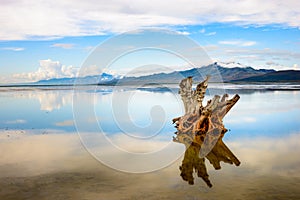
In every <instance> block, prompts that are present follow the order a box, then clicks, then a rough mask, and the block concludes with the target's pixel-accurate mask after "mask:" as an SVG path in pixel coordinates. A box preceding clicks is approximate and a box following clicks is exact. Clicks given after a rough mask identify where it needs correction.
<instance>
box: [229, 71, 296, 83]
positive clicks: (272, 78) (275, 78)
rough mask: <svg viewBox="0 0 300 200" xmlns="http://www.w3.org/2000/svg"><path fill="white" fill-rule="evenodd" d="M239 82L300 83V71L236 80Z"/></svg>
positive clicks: (280, 72)
mask: <svg viewBox="0 0 300 200" xmlns="http://www.w3.org/2000/svg"><path fill="white" fill-rule="evenodd" d="M235 81H237V82H300V71H296V70H284V71H275V72H271V73H267V74H263V75H259V76H254V77H248V78H243V79H237V80H235Z"/></svg>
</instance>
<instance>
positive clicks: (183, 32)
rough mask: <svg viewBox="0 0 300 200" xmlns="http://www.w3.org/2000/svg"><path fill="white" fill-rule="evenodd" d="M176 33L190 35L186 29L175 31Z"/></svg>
mask: <svg viewBox="0 0 300 200" xmlns="http://www.w3.org/2000/svg"><path fill="white" fill-rule="evenodd" d="M176 33H178V34H179V35H190V33H189V32H187V31H176Z"/></svg>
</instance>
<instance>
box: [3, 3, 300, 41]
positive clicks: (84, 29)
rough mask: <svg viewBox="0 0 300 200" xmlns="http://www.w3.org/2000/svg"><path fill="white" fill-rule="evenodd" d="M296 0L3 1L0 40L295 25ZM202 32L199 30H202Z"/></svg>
mask: <svg viewBox="0 0 300 200" xmlns="http://www.w3.org/2000/svg"><path fill="white" fill-rule="evenodd" d="M299 7H300V1H294V0H287V1H284V2H283V1H280V0H267V1H263V2H262V1H259V0H247V1H238V0H232V1H231V2H230V6H228V2H227V1H221V0H216V1H208V0H202V1H201V2H199V1H198V0H176V2H174V1H161V0H152V1H146V0H140V1H135V2H132V1H129V0H122V1H121V0H115V1H104V0H102V1H96V0H86V1H80V0H74V1H69V0H62V1H47V2H44V1H43V2H40V3H39V1H36V0H28V1H10V2H9V1H7V2H6V3H5V4H4V3H3V4H1V6H0V24H1V30H0V40H22V39H31V38H39V39H41V38H42V39H43V38H57V37H64V36H81V35H99V34H105V33H107V32H113V33H119V32H123V31H128V30H134V29H137V28H143V27H160V26H168V27H172V26H176V25H195V24H207V23H214V22H218V23H234V24H238V25H253V24H254V25H264V24H282V25H285V26H290V27H300V20H299V19H300V10H299V9H298V8H299ZM203 32H204V30H203Z"/></svg>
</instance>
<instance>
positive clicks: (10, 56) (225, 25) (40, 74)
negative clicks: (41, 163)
mask: <svg viewBox="0 0 300 200" xmlns="http://www.w3.org/2000/svg"><path fill="white" fill-rule="evenodd" d="M228 5H230V7H229V6H228ZM299 7H300V3H299V2H298V1H285V2H281V1H277V0H273V1H264V2H261V1H258V0H257V1H256V0H251V1H250V0H248V1H242V2H241V1H237V0H230V1H226V2H225V1H203V0H202V1H194V0H185V1H183V0H176V1H163V2H162V1H158V0H153V1H151V2H149V1H144V0H141V1H138V2H135V3H132V2H130V1H127V0H125V1H118V0H116V1H111V2H107V1H93V0H88V1H84V2H82V1H79V0H78V1H77V0H75V1H67V0H63V1H33V0H28V1H6V0H5V1H3V2H1V5H0V13H1V15H0V24H1V26H2V27H1V30H0V69H1V71H0V83H12V82H27V81H37V80H40V79H45V78H46V79H47V78H55V77H56V78H59V77H72V76H76V74H77V72H78V69H79V68H80V67H81V65H82V63H83V62H84V61H85V59H86V58H87V57H88V55H89V54H90V53H91V51H92V50H93V49H94V48H95V47H96V46H97V45H99V44H100V43H101V42H103V41H106V40H107V39H109V38H112V37H114V36H116V35H118V34H121V33H123V32H126V31H131V30H135V29H140V28H165V29H169V30H172V31H176V32H177V33H179V34H182V35H185V36H186V37H190V38H191V39H193V40H195V41H196V42H197V43H199V45H200V46H202V47H203V48H204V49H205V50H206V51H207V54H208V55H209V57H210V58H211V59H212V60H213V61H219V62H240V63H242V64H244V65H247V66H252V67H254V68H273V69H277V70H283V69H300V67H299V66H300V29H299V27H300V20H298V19H300V11H299V9H298V8H299ZM178 68H180V67H179V66H178ZM99 72H100V71H99V70H98V71H97V70H94V71H93V70H92V71H91V72H90V73H99Z"/></svg>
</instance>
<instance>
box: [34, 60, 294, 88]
mask: <svg viewBox="0 0 300 200" xmlns="http://www.w3.org/2000/svg"><path fill="white" fill-rule="evenodd" d="M229 65H230V68H228V67H227V66H229ZM235 66H236V67H235ZM206 75H211V76H212V77H211V81H212V82H220V81H221V82H236V81H239V82H266V81H273V82H277V81H300V71H294V70H288V71H275V70H272V69H270V70H269V69H268V70H267V69H259V70H258V69H254V68H252V67H246V66H242V65H241V64H239V63H229V64H228V63H225V64H224V63H213V64H211V65H208V66H204V67H199V68H193V69H189V70H184V71H174V72H171V73H157V74H152V75H147V76H139V77H126V76H125V77H121V76H114V75H110V74H106V73H103V74H101V75H94V76H86V77H79V78H77V80H76V78H59V79H50V80H41V81H38V82H36V83H35V84H38V85H43V84H44V85H72V84H74V83H75V80H76V83H77V84H100V85H108V84H112V85H114V84H121V85H122V84H123V85H131V84H139V85H140V84H159V83H178V82H179V81H180V80H181V79H183V78H185V77H188V76H193V77H194V80H195V81H201V80H203V78H204V77H205V76H206Z"/></svg>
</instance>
